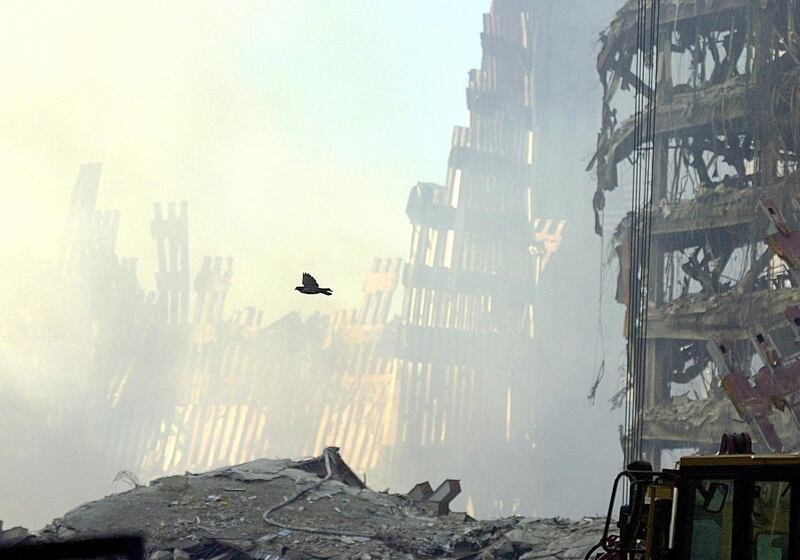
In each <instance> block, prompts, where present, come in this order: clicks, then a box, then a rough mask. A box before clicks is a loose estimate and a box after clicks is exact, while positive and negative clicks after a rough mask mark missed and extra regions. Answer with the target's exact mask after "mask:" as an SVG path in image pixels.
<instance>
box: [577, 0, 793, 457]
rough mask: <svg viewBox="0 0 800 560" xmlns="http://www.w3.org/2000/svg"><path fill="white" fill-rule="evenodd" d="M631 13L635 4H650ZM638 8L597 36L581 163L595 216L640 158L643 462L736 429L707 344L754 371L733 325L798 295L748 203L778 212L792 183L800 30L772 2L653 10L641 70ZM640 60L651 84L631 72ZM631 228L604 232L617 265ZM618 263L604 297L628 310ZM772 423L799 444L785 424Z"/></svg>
mask: <svg viewBox="0 0 800 560" xmlns="http://www.w3.org/2000/svg"><path fill="white" fill-rule="evenodd" d="M646 4H647V9H650V5H651V1H650V0H648V1H647V2H646ZM637 6H638V4H637V2H635V1H633V0H630V1H628V2H627V3H626V4H625V6H624V7H623V8H622V9H621V10H620V11H619V12H618V13H617V16H616V18H615V19H614V20H613V22H612V23H611V25H610V27H609V28H608V30H607V31H606V32H605V33H604V34H603V36H602V41H603V48H602V51H601V53H600V55H599V57H598V61H597V69H598V71H599V73H600V78H601V82H602V84H603V88H604V98H603V117H602V128H601V131H600V134H599V136H598V143H597V153H596V154H595V157H594V159H593V161H592V165H595V166H596V169H597V179H598V182H597V192H596V194H595V197H594V202H595V211H596V213H597V214H600V213H602V212H603V208H604V203H605V197H606V195H607V193H609V192H610V191H613V190H615V189H617V188H618V187H624V185H623V183H624V182H625V181H626V178H625V177H626V173H627V172H628V171H629V170H630V163H629V159H631V158H635V157H637V152H638V151H640V150H652V162H653V168H652V181H653V182H652V191H653V204H652V211H651V213H650V216H649V219H650V221H651V224H652V234H651V235H652V237H651V257H650V262H649V263H648V265H649V268H650V280H651V281H650V285H649V300H648V302H647V305H648V307H649V317H648V327H647V330H646V333H647V334H646V345H647V346H646V348H647V353H646V355H647V358H646V360H647V361H646V365H645V370H646V373H645V385H644V395H643V399H644V400H643V402H642V403H641V405H642V407H643V415H644V434H643V452H644V455H645V456H646V458H648V459H649V460H650V461H652V462H653V463H654V464H655V465H656V466H658V465H659V464H660V463H661V462H662V458H663V459H665V460H667V459H668V458H669V452H670V450H675V449H686V448H693V449H699V450H703V451H710V450H712V449H713V448H714V446H715V445H716V444H717V443H718V438H719V435H720V433H722V432H724V431H742V430H743V429H744V428H743V427H742V426H743V425H742V424H741V421H740V420H739V419H738V417H737V415H736V414H735V412H734V410H733V407H731V406H730V404H729V403H727V402H726V397H725V395H724V393H723V391H722V389H721V387H720V376H719V374H718V372H717V369H716V367H715V366H714V364H713V363H712V362H711V361H710V358H709V355H708V353H707V351H706V342H707V341H708V340H709V339H710V338H712V337H725V338H728V339H730V340H732V341H735V348H736V353H737V355H738V356H741V357H742V358H743V364H745V366H746V367H748V368H749V367H750V366H751V364H753V365H757V364H756V362H757V358H754V356H755V355H756V352H755V349H754V348H753V347H752V345H751V344H750V342H749V341H748V340H747V336H748V331H749V330H750V329H752V328H753V326H754V322H760V324H761V326H763V327H764V328H771V327H774V326H776V325H777V324H778V323H779V321H780V320H781V319H782V313H783V311H784V310H785V308H786V306H787V305H788V303H789V302H790V301H792V300H796V298H797V297H798V295H797V284H796V282H795V281H794V280H793V279H792V278H791V277H790V275H789V274H788V273H787V269H786V267H785V266H784V265H783V263H781V262H780V261H779V260H778V259H776V258H774V254H773V253H772V252H771V251H770V250H769V248H768V247H767V246H766V243H765V242H764V239H765V237H766V231H767V220H766V218H765V217H764V215H763V214H762V213H761V211H760V210H759V209H758V208H757V203H758V200H759V199H760V198H761V197H763V196H770V197H771V198H773V199H774V200H776V201H778V203H779V204H780V205H781V206H785V207H788V202H789V200H790V197H791V195H792V193H793V191H795V190H796V189H797V186H798V181H797V158H798V155H797V154H798V150H797V148H798V140H800V136H798V134H797V125H796V123H797V112H796V109H795V99H796V94H797V86H798V83H799V82H798V78H797V76H798V71H799V70H800V64H799V63H798V55H799V54H800V44H799V43H798V37H797V32H796V30H797V28H798V24H800V20H799V19H798V9H797V7H796V6H795V4H794V2H791V1H787V0H770V1H769V2H767V1H762V2H751V1H745V0H706V1H700V0H662V1H661V8H660V10H661V12H660V14H661V17H660V22H659V25H658V30H657V33H656V35H657V41H658V51H657V52H658V53H659V54H658V60H653V52H654V49H653V45H648V44H644V45H643V44H642V41H637ZM647 34H648V35H649V34H650V30H649V29H648V30H647ZM644 43H647V42H646V41H645V42H644ZM653 64H657V71H656V76H657V78H656V79H657V88H656V89H655V90H651V89H648V88H647V86H646V85H644V84H642V82H641V76H640V74H641V73H642V70H644V71H645V72H646V71H647V69H648V68H650V67H652V65H653ZM637 87H640V88H641V91H642V92H643V93H644V95H645V96H646V98H647V100H648V101H647V103H649V104H653V103H655V107H656V125H655V139H654V141H653V142H652V143H648V144H644V142H643V140H642V136H641V135H638V134H636V131H635V127H634V122H635V119H634V117H633V115H631V114H630V113H631V112H632V106H633V104H632V96H633V92H634V91H635V90H636V88H637ZM644 110H645V111H646V110H647V108H645V109H644ZM626 115H630V116H628V117H627V118H626ZM623 190H624V189H623ZM633 211H634V212H638V213H639V215H641V213H642V212H643V211H644V210H642V208H634V209H633ZM630 223H631V216H630V215H629V216H628V217H627V218H626V219H625V220H623V221H622V223H620V224H619V227H618V228H617V230H616V232H615V239H616V243H617V245H618V248H619V254H620V256H623V257H624V255H625V254H627V252H628V251H629V243H630V235H631V233H630ZM620 262H621V265H620V266H621V270H620V274H619V286H618V288H619V289H618V292H617V293H618V299H619V301H620V302H621V303H624V304H625V305H627V304H628V300H627V292H628V279H629V274H630V262H629V261H628V260H627V259H626V258H622V259H621V260H620ZM633 342H634V341H629V344H632V343H633ZM783 426H784V428H783V429H784V431H785V432H787V434H786V435H787V437H789V438H790V441H793V442H794V444H795V445H797V444H798V443H800V439H799V438H798V434H797V433H796V432H797V430H796V429H793V428H790V427H788V425H787V424H786V423H785V422H784V423H783ZM628 436H629V434H623V438H626V437H628ZM665 466H669V465H665Z"/></svg>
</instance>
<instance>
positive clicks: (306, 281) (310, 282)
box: [303, 272, 319, 288]
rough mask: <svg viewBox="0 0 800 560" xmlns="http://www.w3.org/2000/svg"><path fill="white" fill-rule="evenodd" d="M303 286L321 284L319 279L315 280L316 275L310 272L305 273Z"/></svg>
mask: <svg viewBox="0 0 800 560" xmlns="http://www.w3.org/2000/svg"><path fill="white" fill-rule="evenodd" d="M303 287H305V288H319V284H317V281H316V280H314V277H313V276H311V275H310V274H309V273H308V272H304V273H303Z"/></svg>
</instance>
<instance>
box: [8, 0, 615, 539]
mask: <svg viewBox="0 0 800 560" xmlns="http://www.w3.org/2000/svg"><path fill="white" fill-rule="evenodd" d="M489 4H490V2H489V0H458V1H457V2H456V1H455V0H450V1H444V0H439V1H430V0H428V1H423V0H405V1H404V2H383V1H381V2H377V1H372V2H370V1H367V0H360V1H357V0H340V1H338V2H323V1H321V0H303V1H301V2H277V1H262V2H236V3H228V2H225V3H223V2H217V3H210V2H209V3H200V2H191V3H190V2H170V3H161V2H141V1H137V2H135V3H134V2H113V3H109V2H99V1H98V2H88V1H82V2H70V3H53V2H36V1H26V2H0V21H3V22H4V25H3V33H0V69H2V72H3V77H4V80H3V82H4V87H3V88H2V89H0V184H2V185H3V186H2V188H0V259H3V262H5V263H6V270H5V272H4V273H3V274H2V275H0V294H6V296H5V297H3V296H0V312H7V311H9V310H15V311H16V310H19V309H22V308H24V306H28V305H35V302H36V301H37V299H38V298H39V297H40V296H41V295H42V294H44V293H45V292H46V288H47V287H46V286H42V285H38V284H36V283H32V282H31V278H32V277H35V276H36V274H35V271H37V270H40V269H41V266H42V265H41V263H42V262H44V261H53V260H55V258H56V255H57V252H58V247H59V245H58V243H59V240H60V236H61V234H62V230H63V227H64V221H65V217H66V214H67V211H68V208H69V197H70V194H71V191H72V187H73V184H74V180H75V177H76V175H77V171H78V166H79V164H80V163H83V162H86V161H102V162H103V174H102V177H101V182H100V196H99V200H98V207H99V208H101V209H119V210H121V211H122V222H121V227H120V235H119V240H118V243H117V252H118V254H119V255H120V256H123V257H124V256H136V257H138V258H139V281H140V282H141V284H142V285H143V287H144V288H145V289H147V290H151V289H153V288H154V282H153V273H154V271H155V264H156V263H155V251H154V246H153V241H152V239H151V236H150V231H149V220H150V218H151V213H152V204H153V202H156V201H169V200H188V201H189V229H190V231H189V238H190V254H191V258H192V263H191V264H192V271H196V270H197V268H198V263H199V260H200V259H201V258H202V256H203V255H206V254H209V255H221V256H229V255H230V256H233V257H234V258H235V264H234V270H235V276H234V283H233V287H232V289H231V291H230V295H229V302H230V305H229V306H228V309H231V308H240V307H243V306H245V305H253V306H256V307H259V308H261V309H263V310H264V313H265V321H266V322H269V321H272V320H275V319H277V318H279V317H280V316H282V315H283V314H285V313H287V312H289V311H294V310H299V311H302V312H303V313H304V314H308V313H310V312H312V311H314V310H322V311H331V310H333V309H340V308H345V307H354V306H356V305H357V303H358V301H359V299H360V297H361V287H362V280H363V276H364V272H365V270H366V268H367V267H368V265H369V263H370V262H371V260H372V259H373V258H375V257H376V256H403V257H407V254H408V247H409V237H410V227H409V225H408V220H407V218H406V216H405V213H404V208H405V204H406V200H407V197H408V192H409V188H410V187H411V186H412V185H413V184H415V183H416V182H417V181H419V180H424V181H435V182H440V183H441V182H444V174H445V171H446V162H447V157H448V152H449V148H450V138H451V133H452V127H453V125H456V124H462V125H463V124H466V108H465V96H464V90H465V87H466V83H467V72H468V70H469V69H470V68H474V67H478V66H479V64H480V57H481V49H480V36H479V34H480V31H481V27H482V20H481V14H482V13H484V12H486V11H488V9H489ZM541 4H542V14H543V15H542V17H543V18H545V17H547V18H549V19H548V20H547V21H549V22H552V23H550V24H548V25H544V26H543V27H542V29H541V31H542V33H543V37H542V38H540V41H541V44H542V45H546V46H547V48H543V49H540V51H539V52H538V53H537V67H536V74H537V76H536V79H537V80H538V81H539V83H538V85H537V102H536V103H537V104H538V105H537V126H538V127H539V128H540V130H539V131H537V140H536V166H537V181H538V182H537V186H536V187H535V188H536V192H537V195H536V196H537V210H536V213H537V214H539V215H540V216H541V217H543V218H554V219H566V220H567V228H566V229H565V235H566V236H567V237H565V240H564V244H563V245H562V251H561V252H560V253H559V254H557V256H556V257H555V258H554V259H553V261H552V263H551V269H550V270H549V271H548V276H546V278H545V280H544V283H543V286H542V295H541V296H540V300H541V301H540V309H539V316H538V319H537V320H538V323H537V333H542V337H540V338H539V339H538V340H537V344H538V346H537V347H538V356H539V359H540V363H539V364H537V368H536V370H537V371H538V372H540V371H542V370H546V371H548V373H547V375H539V374H537V376H538V378H537V379H535V380H532V382H534V383H538V384H539V386H540V387H541V391H540V393H539V394H540V400H539V401H538V402H536V403H533V404H532V406H536V407H537V409H538V410H540V413H539V415H538V416H539V418H540V420H539V426H538V429H539V430H540V433H542V434H543V435H542V437H541V438H540V441H539V442H537V445H540V446H542V449H543V450H544V451H543V454H544V455H546V456H547V457H552V459H551V461H552V463H551V467H549V468H547V469H545V470H542V469H541V468H540V469H538V470H537V471H536V472H532V473H531V476H532V478H534V479H535V480H536V482H537V485H540V486H541V487H542V488H545V489H546V495H545V496H544V498H543V501H542V503H540V504H536V505H533V506H530V507H527V508H526V509H527V510H528V511H535V512H536V513H537V514H540V515H555V514H561V515H571V516H579V515H583V514H592V513H598V512H600V511H603V509H604V507H605V500H606V499H607V498H606V497H607V494H608V490H609V488H610V483H611V479H610V475H611V473H612V472H613V470H614V469H615V468H616V467H617V466H619V465H618V463H619V461H620V453H619V445H618V439H617V431H616V426H617V423H618V422H619V418H618V414H616V413H613V412H611V411H609V406H608V404H607V399H608V397H609V396H610V394H611V393H613V391H614V390H615V389H616V384H617V373H616V369H617V367H618V366H619V363H620V362H619V359H620V349H621V343H620V340H621V339H620V333H621V326H620V324H618V322H615V321H619V320H620V318H621V310H618V309H617V308H616V307H615V305H614V304H613V303H609V304H608V305H607V306H606V323H607V329H608V334H607V335H606V339H608V340H610V342H609V343H608V347H607V348H605V352H606V354H607V364H606V370H607V374H606V379H605V381H604V382H603V385H601V388H600V392H599V394H598V397H597V404H596V405H595V406H594V407H592V406H591V405H590V403H589V402H588V401H587V399H586V394H587V393H588V390H589V387H590V385H591V383H592V379H593V377H594V374H595V369H596V367H597V363H598V355H599V354H602V352H600V353H598V350H597V349H596V342H597V325H598V300H599V292H600V286H599V284H600V272H599V270H600V258H601V257H600V256H601V249H600V244H599V243H600V242H599V240H598V238H597V237H595V236H594V234H593V232H592V229H593V218H592V213H591V195H592V193H593V185H592V184H591V183H592V177H591V176H590V175H589V174H587V173H585V172H584V167H585V165H586V163H587V162H588V159H589V157H590V155H591V150H592V148H593V144H594V141H595V136H596V130H597V129H598V127H599V109H600V102H601V99H600V87H599V82H598V79H597V75H596V71H595V70H594V66H593V64H594V58H593V57H594V55H595V54H596V51H597V32H598V31H600V30H601V29H602V28H603V27H605V25H606V24H607V22H608V21H609V20H610V17H611V15H612V14H613V10H614V8H615V7H616V6H617V4H618V2H617V1H616V0H603V1H600V2H598V1H595V0H591V1H590V0H563V1H562V0H551V1H545V0H543V1H542V2H541ZM576 13H580V14H581V16H580V17H577V18H576V17H574V16H575V14H576ZM607 227H608V228H609V230H610V229H611V227H613V226H612V225H610V224H609V225H608V226H607ZM305 270H308V271H309V272H312V273H314V274H315V275H316V276H317V277H318V279H319V280H320V281H321V282H322V283H324V284H325V285H329V286H331V287H332V288H333V289H334V292H335V297H334V298H324V299H323V298H304V297H302V296H300V295H298V294H296V293H295V292H292V291H291V288H292V287H293V286H294V285H296V283H297V281H298V280H299V276H300V273H301V272H303V271H305ZM614 279H615V277H614V275H613V273H609V274H608V276H607V278H606V281H607V283H608V284H609V285H612V288H611V290H612V293H613V281H614ZM12 293H13V294H14V298H13V299H10V298H9V297H8V294H12ZM608 299H609V300H610V299H611V298H610V297H609V298H608ZM567 303H569V305H567ZM537 336H539V335H538V334H537ZM20 351H21V352H22V351H24V349H20ZM65 375H66V376H67V377H69V375H68V372H65ZM53 382H54V386H55V387H58V388H64V387H68V385H69V384H70V383H76V382H78V383H79V381H75V380H74V379H62V380H53ZM54 386H50V387H46V388H45V387H42V388H41V389H40V385H37V384H36V383H33V382H32V381H31V380H27V381H26V375H25V372H24V371H20V370H19V369H18V368H15V367H14V363H13V361H11V360H9V361H6V362H5V363H0V391H1V392H2V394H3V398H2V399H0V404H2V401H3V400H5V402H6V404H9V403H10V405H12V406H6V407H4V408H3V409H2V410H3V412H0V425H3V426H12V425H13V426H16V427H17V428H16V430H14V432H13V434H14V435H13V436H12V437H11V442H12V445H11V449H9V448H8V447H7V448H6V450H5V451H4V452H3V453H5V454H7V455H6V457H5V459H6V461H5V465H11V466H12V467H13V469H22V468H25V466H24V465H23V464H21V462H20V461H16V462H15V461H14V458H13V441H14V438H17V437H19V438H26V439H34V440H35V439H36V438H37V432H38V431H39V430H45V429H47V426H46V425H44V424H43V421H39V420H37V419H36V418H29V417H25V415H24V413H23V412H21V411H25V410H26V407H25V404H26V403H27V402H28V400H31V399H38V398H42V395H41V394H40V393H46V394H47V398H51V399H57V398H63V397H64V394H58V391H57V390H56V389H55V388H54ZM80 435H81V434H76V438H78V439H76V443H75V445H73V446H72V447H70V445H66V446H65V450H64V451H63V455H61V454H54V453H50V454H48V455H47V456H46V461H47V464H46V465H43V466H42V465H38V466H37V469H40V470H41V472H42V476H48V474H50V475H52V476H53V477H54V478H56V479H57V478H58V476H59V472H64V469H68V470H69V472H71V473H73V475H74V476H80V474H79V473H80V472H81V468H82V467H81V464H80V459H79V458H78V457H75V456H72V455H71V454H70V449H74V450H76V453H77V452H78V450H83V449H84V447H82V445H81V444H80V443H78V442H77V441H78V440H79V439H80V438H79V436H80ZM84 435H85V434H84ZM6 440H7V441H8V437H6ZM97 452H98V453H102V449H100V450H98V451H97ZM2 463H3V462H0V466H2ZM14 477H15V472H14V470H12V469H11V468H10V467H8V466H7V467H6V472H0V478H2V479H4V480H5V481H6V486H7V487H10V486H12V485H13V482H12V481H13V479H14ZM109 482H110V481H109ZM59 483H60V484H73V483H74V484H78V482H77V480H76V479H69V480H64V481H60V482H59ZM466 483H467V481H465V484H466ZM56 486H57V485H56ZM17 490H18V489H17ZM74 505H77V504H74ZM6 507H7V506H4V505H3V497H2V495H0V519H5V520H6V523H7V524H14V523H15V522H22V523H25V524H29V525H33V526H36V525H37V524H39V523H40V521H41V517H40V515H39V514H37V516H36V517H32V516H30V515H28V513H27V512H25V511H19V509H6ZM37 508H38V509H37V511H42V509H47V507H46V506H44V507H40V505H37ZM59 508H60V506H59ZM53 509H54V511H53V512H52V516H56V515H58V514H59V513H62V512H63V508H61V509H58V508H56V507H54V508H53Z"/></svg>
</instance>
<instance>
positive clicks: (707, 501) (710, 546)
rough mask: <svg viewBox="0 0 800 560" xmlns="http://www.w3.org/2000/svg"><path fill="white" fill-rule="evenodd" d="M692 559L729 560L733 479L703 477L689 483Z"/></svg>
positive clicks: (731, 535)
mask: <svg viewBox="0 0 800 560" xmlns="http://www.w3.org/2000/svg"><path fill="white" fill-rule="evenodd" d="M690 492H691V494H690V495H691V496H693V501H692V517H691V523H692V527H691V534H692V537H691V542H690V546H691V548H690V551H691V553H690V555H689V558H690V559H691V560H730V558H731V550H732V538H733V481H732V480H702V481H697V482H696V483H694V484H692V485H691V486H690Z"/></svg>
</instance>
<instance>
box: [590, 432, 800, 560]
mask: <svg viewBox="0 0 800 560" xmlns="http://www.w3.org/2000/svg"><path fill="white" fill-rule="evenodd" d="M742 435H744V434H742ZM748 439H749V438H748ZM623 479H627V480H628V482H629V487H628V488H629V493H630V501H629V503H628V504H626V505H623V506H622V507H621V508H620V509H619V515H618V522H617V527H618V528H619V535H610V534H609V529H610V525H611V515H612V513H613V508H614V501H615V496H616V495H617V491H618V489H619V488H620V484H619V483H620V481H621V480H623ZM590 558H594V559H596V560H789V559H792V560H797V559H800V455H789V454H776V455H758V454H752V453H736V454H721V455H715V456H690V457H683V458H681V459H680V461H679V462H678V465H677V469H675V470H664V471H662V472H654V471H652V469H651V468H649V465H648V464H647V463H635V464H632V465H629V467H628V469H626V470H625V471H623V472H622V473H620V474H619V475H618V476H617V479H616V480H615V482H614V486H613V491H612V497H611V503H610V504H609V510H608V516H607V519H606V529H605V532H604V535H603V540H602V541H601V542H600V543H599V544H598V545H597V546H596V547H595V548H593V549H592V550H590V551H589V553H587V555H586V559H587V560H589V559H590Z"/></svg>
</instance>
